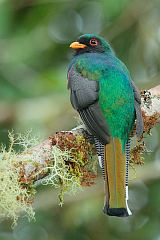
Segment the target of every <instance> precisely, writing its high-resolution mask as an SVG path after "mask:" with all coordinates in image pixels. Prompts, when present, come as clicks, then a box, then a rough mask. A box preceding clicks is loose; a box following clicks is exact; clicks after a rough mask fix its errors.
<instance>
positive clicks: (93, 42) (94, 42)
mask: <svg viewBox="0 0 160 240" xmlns="http://www.w3.org/2000/svg"><path fill="white" fill-rule="evenodd" d="M89 44H90V45H91V46H97V45H98V40H97V39H95V38H92V39H91V40H90V41H89Z"/></svg>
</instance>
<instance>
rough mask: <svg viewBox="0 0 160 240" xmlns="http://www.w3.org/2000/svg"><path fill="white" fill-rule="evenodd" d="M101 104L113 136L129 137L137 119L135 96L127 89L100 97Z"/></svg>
mask: <svg viewBox="0 0 160 240" xmlns="http://www.w3.org/2000/svg"><path fill="white" fill-rule="evenodd" d="M99 105H100V108H101V110H102V113H103V115H104V118H105V120H106V122H107V124H108V126H109V130H110V133H111V136H112V137H118V138H120V139H126V138H128V135H129V133H130V132H131V130H132V127H133V124H134V120H135V110H134V97H133V94H132V92H131V94H130V93H129V94H128V93H127V94H126V91H125V92H123V91H121V92H119V94H112V95H111V94H109V93H108V94H107V93H106V95H105V96H104V95H102V96H100V97H99Z"/></svg>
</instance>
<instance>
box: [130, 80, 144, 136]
mask: <svg viewBox="0 0 160 240" xmlns="http://www.w3.org/2000/svg"><path fill="white" fill-rule="evenodd" d="M131 84H132V88H133V92H134V99H135V100H134V107H135V111H136V134H137V136H138V137H140V136H141V135H142V134H143V128H144V124H143V117H142V111H141V95H140V92H139V90H138V88H137V87H136V85H135V83H134V82H133V81H131Z"/></svg>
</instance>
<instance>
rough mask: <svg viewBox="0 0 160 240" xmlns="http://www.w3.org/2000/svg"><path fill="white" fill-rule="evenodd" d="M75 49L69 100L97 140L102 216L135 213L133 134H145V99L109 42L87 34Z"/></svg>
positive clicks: (75, 43) (73, 46)
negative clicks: (131, 182) (130, 174)
mask: <svg viewBox="0 0 160 240" xmlns="http://www.w3.org/2000/svg"><path fill="white" fill-rule="evenodd" d="M70 47H71V48H72V49H73V50H74V54H73V57H72V59H71V61H70V63H69V66H68V72H67V78H68V89H69V91H70V101H71V104H72V106H73V108H74V109H75V110H76V111H77V112H78V113H79V115H80V117H81V119H82V121H83V123H84V125H85V126H86V129H87V131H88V133H89V134H90V135H91V136H93V138H94V141H95V146H96V149H97V154H98V159H99V163H100V166H101V167H102V171H103V176H104V189H105V200H104V208H103V212H104V213H105V214H107V215H109V216H116V217H127V216H129V215H132V212H131V210H130V209H129V206H128V163H129V159H130V134H131V132H132V131H133V128H134V126H135V122H136V130H135V131H136V135H137V137H138V138H140V137H141V136H142V134H143V118H142V112H141V107H140V105H141V96H140V92H139V90H138V88H137V87H136V85H135V83H134V82H133V81H132V78H131V75H130V72H129V70H128V69H127V67H126V65H125V64H124V63H123V62H122V61H121V60H120V59H119V58H118V57H117V56H116V54H115V52H114V50H113V49H112V47H111V45H110V44H109V42H108V41H106V40H105V39H104V38H103V37H101V36H99V35H97V34H91V33H90V34H83V35H81V36H80V37H78V39H77V40H76V41H75V42H72V43H71V44H70Z"/></svg>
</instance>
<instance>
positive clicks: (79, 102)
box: [68, 66, 110, 144]
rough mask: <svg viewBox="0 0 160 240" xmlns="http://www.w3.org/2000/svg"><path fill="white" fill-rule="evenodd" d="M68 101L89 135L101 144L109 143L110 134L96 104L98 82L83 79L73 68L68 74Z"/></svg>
mask: <svg viewBox="0 0 160 240" xmlns="http://www.w3.org/2000/svg"><path fill="white" fill-rule="evenodd" d="M68 88H69V89H70V91H71V92H70V100H71V104H72V106H73V108H74V109H76V110H77V111H78V112H79V115H80V117H81V119H82V121H83V122H84V124H85V126H86V127H87V129H88V130H89V132H90V133H91V134H93V135H94V136H96V137H97V138H98V139H99V140H100V142H101V143H103V144H107V143H108V142H109V138H110V134H109V129H108V126H107V123H106V120H105V118H104V117H103V114H102V112H101V109H100V107H99V104H98V91H99V86H98V81H96V80H89V79H88V78H84V77H83V76H82V75H81V74H80V73H78V72H77V71H76V70H75V69H74V66H72V67H71V68H70V69H69V72H68Z"/></svg>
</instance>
